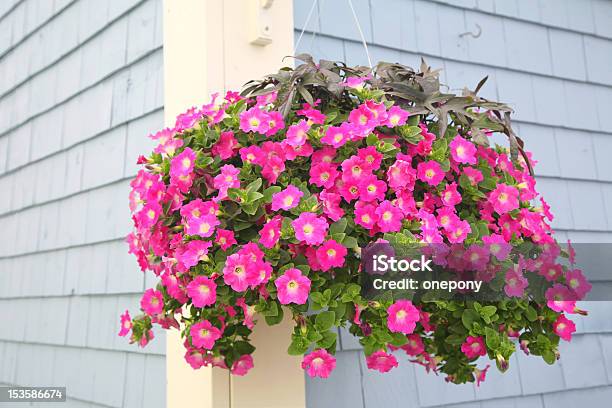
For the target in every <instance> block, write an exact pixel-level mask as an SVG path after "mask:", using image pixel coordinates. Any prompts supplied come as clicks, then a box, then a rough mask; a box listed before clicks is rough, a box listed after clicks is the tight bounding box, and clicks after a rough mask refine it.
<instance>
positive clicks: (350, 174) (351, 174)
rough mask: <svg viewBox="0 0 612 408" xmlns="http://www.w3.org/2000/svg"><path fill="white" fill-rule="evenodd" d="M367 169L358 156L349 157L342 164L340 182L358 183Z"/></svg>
mask: <svg viewBox="0 0 612 408" xmlns="http://www.w3.org/2000/svg"><path fill="white" fill-rule="evenodd" d="M367 167H368V165H367V164H366V163H364V162H363V159H362V158H361V157H359V156H351V157H349V158H348V159H346V160H344V161H343V162H342V180H344V181H349V180H357V181H360V180H361V177H363V175H364V173H365V169H366V168H367Z"/></svg>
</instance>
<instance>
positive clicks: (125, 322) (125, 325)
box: [119, 310, 132, 337]
mask: <svg viewBox="0 0 612 408" xmlns="http://www.w3.org/2000/svg"><path fill="white" fill-rule="evenodd" d="M130 330H132V318H131V317H130V312H128V311H127V310H126V311H125V313H124V314H122V315H121V329H119V336H121V337H123V336H126V335H127V334H128V333H129V332H130Z"/></svg>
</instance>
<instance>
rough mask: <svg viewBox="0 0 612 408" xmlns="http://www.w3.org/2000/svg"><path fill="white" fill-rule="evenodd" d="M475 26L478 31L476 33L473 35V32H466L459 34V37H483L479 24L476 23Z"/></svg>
mask: <svg viewBox="0 0 612 408" xmlns="http://www.w3.org/2000/svg"><path fill="white" fill-rule="evenodd" d="M474 25H475V26H476V29H477V30H478V31H477V32H476V33H473V32H471V31H466V32H465V33H461V34H459V37H465V36H467V35H469V36H470V37H472V38H478V37H480V36H481V35H482V27H481V26H480V24H478V23H474Z"/></svg>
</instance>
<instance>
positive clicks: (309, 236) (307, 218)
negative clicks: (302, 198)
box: [291, 212, 329, 245]
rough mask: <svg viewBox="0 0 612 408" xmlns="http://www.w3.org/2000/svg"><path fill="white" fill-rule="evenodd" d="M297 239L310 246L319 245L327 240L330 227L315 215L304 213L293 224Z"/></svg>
mask: <svg viewBox="0 0 612 408" xmlns="http://www.w3.org/2000/svg"><path fill="white" fill-rule="evenodd" d="M291 225H292V226H293V230H294V231H295V237H296V238H297V239H298V240H299V241H302V242H306V243H307V244H308V245H319V244H321V243H323V241H324V240H325V234H327V228H328V227H329V225H328V224H327V221H325V219H324V218H321V217H317V215H316V214H315V213H311V212H303V213H301V214H300V216H299V217H298V218H296V219H295V220H293V221H292V222H291Z"/></svg>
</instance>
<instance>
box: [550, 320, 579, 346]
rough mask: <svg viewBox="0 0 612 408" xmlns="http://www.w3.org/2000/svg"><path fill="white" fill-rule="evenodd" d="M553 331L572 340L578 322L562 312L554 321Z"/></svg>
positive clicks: (565, 338)
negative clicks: (575, 322)
mask: <svg viewBox="0 0 612 408" xmlns="http://www.w3.org/2000/svg"><path fill="white" fill-rule="evenodd" d="M553 331H554V332H555V334H556V335H557V336H559V337H561V338H562V339H563V340H565V341H571V340H572V333H574V332H575V331H576V324H574V322H573V321H571V320H570V319H568V318H567V317H565V315H564V314H560V315H559V317H557V320H556V321H555V322H554V323H553Z"/></svg>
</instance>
